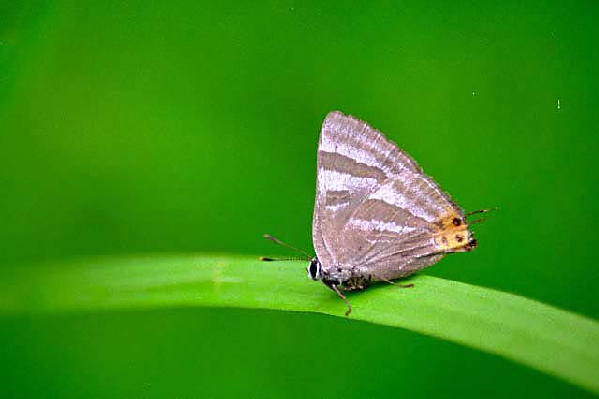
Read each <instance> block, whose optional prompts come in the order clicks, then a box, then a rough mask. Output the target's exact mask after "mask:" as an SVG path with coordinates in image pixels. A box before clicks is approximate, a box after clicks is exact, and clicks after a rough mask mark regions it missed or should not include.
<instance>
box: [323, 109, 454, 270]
mask: <svg viewBox="0 0 599 399" xmlns="http://www.w3.org/2000/svg"><path fill="white" fill-rule="evenodd" d="M316 185H317V186H316V202H315V207H314V217H313V223H312V238H313V243H314V248H315V251H316V255H317V256H318V258H319V260H320V261H321V263H322V265H323V268H327V267H337V266H343V267H358V266H360V267H368V268H369V270H372V271H373V274H374V275H376V276H378V277H382V278H386V279H390V278H397V277H401V276H403V275H407V274H411V273H412V272H414V271H415V270H418V269H421V268H423V267H426V266H428V265H430V264H432V263H435V262H436V261H437V260H438V259H439V258H440V257H441V256H443V254H440V253H439V251H438V250H436V249H435V247H434V241H433V240H432V232H433V229H434V223H435V221H437V220H439V219H440V218H441V217H443V215H445V214H446V213H447V212H448V210H449V209H452V210H453V211H454V212H458V213H459V214H460V215H462V214H463V212H462V211H461V210H460V209H459V208H457V206H456V205H454V204H453V203H452V201H451V199H450V198H449V196H448V195H447V194H446V193H444V192H443V191H442V190H441V189H440V188H439V187H438V186H437V184H436V183H435V182H434V181H433V180H432V179H431V178H430V177H428V176H426V175H425V174H424V173H423V171H422V169H421V168H420V167H419V166H418V164H417V163H416V162H415V161H414V160H413V159H412V158H411V157H410V156H409V155H408V154H406V153H405V152H403V151H402V150H401V149H399V148H398V147H397V146H396V145H395V144H393V143H392V142H391V141H389V140H387V138H385V136H384V135H383V134H382V133H381V132H379V131H377V130H376V129H374V128H372V127H371V126H369V125H368V124H367V123H365V122H363V121H360V120H358V119H356V118H353V117H351V116H346V115H344V114H342V113H341V112H338V111H334V112H331V113H330V114H329V115H328V116H327V117H326V119H325V121H324V123H323V126H322V130H321V134H320V142H319V145H318V154H317V184H316Z"/></svg>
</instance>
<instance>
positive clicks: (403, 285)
mask: <svg viewBox="0 0 599 399" xmlns="http://www.w3.org/2000/svg"><path fill="white" fill-rule="evenodd" d="M376 279H377V280H380V281H384V282H386V283H389V284H391V285H394V286H396V287H401V288H412V287H413V286H414V284H413V283H410V284H399V283H396V282H395V281H391V280H387V279H386V278H381V277H377V278H376Z"/></svg>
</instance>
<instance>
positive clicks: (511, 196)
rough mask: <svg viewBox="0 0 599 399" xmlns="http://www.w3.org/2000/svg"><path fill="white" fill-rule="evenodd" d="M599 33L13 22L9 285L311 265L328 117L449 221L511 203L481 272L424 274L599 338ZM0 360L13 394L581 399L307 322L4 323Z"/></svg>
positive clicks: (170, 15) (292, 318)
mask: <svg viewBox="0 0 599 399" xmlns="http://www.w3.org/2000/svg"><path fill="white" fill-rule="evenodd" d="M598 18H599V3H597V2H595V1H587V2H579V3H577V7H574V6H571V5H569V4H567V2H563V1H554V2H546V3H540V2H539V3H535V2H524V3H523V2H516V1H507V2H501V3H495V2H489V3H486V2H467V1H462V2H457V3H456V2H451V3H449V2H447V3H441V2H363V3H345V2H339V3H334V2H325V3H323V2H293V1H280V2H251V3H250V2H247V3H246V2H230V3H229V2H220V3H219V2H217V3H214V2H210V3H208V2H206V3H203V2H192V1H189V2H164V1H158V2H145V1H127V2H116V1H115V2H103V1H90V2H77V1H56V2H53V1H20V2H8V1H3V2H2V3H0V190H1V192H0V267H6V268H14V267H32V266H29V265H31V264H35V263H40V262H46V261H50V260H60V259H66V258H74V257H79V256H96V255H106V254H126V253H134V252H229V253H250V254H257V255H259V254H276V253H280V254H285V253H286V252H285V251H284V250H283V249H282V248H276V247H274V248H273V246H272V244H270V243H268V242H264V241H263V240H262V239H261V235H262V234H263V233H265V232H269V233H272V234H275V235H277V236H280V237H281V238H283V239H285V240H286V241H289V242H292V243H294V244H295V245H297V246H299V247H301V248H306V249H309V250H311V248H312V246H311V236H310V229H311V217H312V207H313V200H314V198H313V197H314V187H315V161H316V145H317V141H318V134H319V129H320V124H321V122H322V119H323V118H324V116H325V115H326V113H327V112H329V111H330V110H333V109H340V110H342V111H344V112H346V113H350V114H353V115H356V116H358V117H360V118H361V119H364V120H367V121H369V122H370V123H371V124H373V125H374V126H376V127H377V128H379V129H381V130H382V131H384V132H385V133H386V134H387V135H388V136H389V137H390V138H391V139H393V140H394V141H395V142H397V143H398V144H399V145H400V146H401V147H402V148H403V149H405V150H406V151H408V152H409V153H410V154H411V155H412V156H413V157H414V158H415V159H416V160H417V161H418V162H419V163H420V164H421V165H422V166H423V167H424V169H425V171H426V172H427V173H428V174H430V175H432V176H434V177H435V179H436V180H437V181H438V182H439V183H440V184H441V186H442V187H443V188H445V189H446V190H447V191H449V192H450V193H451V194H452V196H453V197H454V199H455V200H456V201H457V202H458V203H459V204H460V205H461V206H462V207H463V208H465V209H467V210H474V209H479V208H484V207H491V206H498V207H499V208H500V209H499V210H498V211H497V212H495V213H494V214H493V215H492V218H491V220H489V221H487V222H485V223H484V224H480V225H477V226H475V228H474V229H475V231H476V233H477V238H478V239H479V243H480V246H479V248H478V249H477V251H475V252H473V253H471V254H460V255H454V256H449V257H448V258H446V259H444V260H443V261H442V262H440V263H439V264H437V265H435V266H434V267H432V268H430V269H427V270H426V271H425V273H426V274H430V275H434V276H439V277H443V278H447V279H452V280H459V281H463V282H467V283H471V284H477V285H483V286H487V287H492V288H495V289H499V290H505V291H510V292H514V293H517V294H521V295H524V296H528V297H531V298H535V299H538V300H541V301H543V302H546V303H549V304H553V305H556V306H558V307H561V308H565V309H568V310H571V311H574V312H577V313H580V314H583V315H586V316H588V317H591V318H595V319H597V318H599V302H598V301H597V299H596V293H597V287H598V286H599V272H598V271H597V267H596V266H595V263H596V262H595V256H594V253H593V252H594V251H593V250H594V248H595V247H596V245H597V244H596V237H597V234H596V233H595V231H596V226H597V224H598V222H599V215H598V214H597V209H596V207H595V206H594V205H595V202H596V200H597V194H598V188H597V173H598V172H597V171H598V170H599V168H598V166H599V162H598V161H597V150H598V149H599V146H598V144H599V138H598V132H597V118H596V113H597V111H598V110H599V95H598V93H599V73H598V72H599V71H598V69H599V68H598V65H599V53H598V51H597V38H599V24H597V20H598ZM558 101H559V106H558ZM269 266H270V265H269ZM281 267H283V266H281ZM256 273H259V270H256ZM297 278H298V279H306V277H305V271H304V270H303V269H302V270H298V272H297ZM306 284H310V282H309V281H308V280H307V279H306ZM323 289H325V288H324V287H323ZM0 340H1V342H2V345H1V346H0V359H1V362H0V375H1V376H2V377H1V380H0V389H1V391H2V397H15V398H16V397H20V398H22V397H31V398H39V397H68V398H76V397H89V398H114V397H127V398H141V397H143V398H154V397H155V398H160V397H164V398H167V397H168V398H194V397H273V398H276V397H282V396H285V397H297V398H303V397H340V398H341V397H343V398H350V397H356V398H365V397H368V398H375V397H399V396H410V397H446V396H447V395H459V396H461V397H472V398H475V397H481V396H485V397H506V396H508V395H509V396H513V397H536V396H538V397H548V396H552V397H558V396H559V397H576V398H581V397H585V396H590V394H588V393H586V392H584V391H582V390H580V389H579V388H576V387H572V386H570V385H569V384H567V383H564V382H561V381H559V380H556V379H554V378H552V377H550V376H546V375H544V374H541V373H539V372H537V371H533V370H529V369H527V368H525V367H523V366H520V365H517V364H514V363H512V362H510V361H507V360H503V359H501V358H498V357H495V356H492V355H488V354H484V353H480V352H477V351H474V350H472V349H468V348H465V347H462V346H459V345H456V344H452V343H448V342H443V341H439V340H436V339H433V338H430V337H426V336H422V335H418V334H416V333H413V332H410V331H405V330H399V329H395V328H387V327H381V326H374V325H369V324H365V323H359V322H354V321H351V320H345V319H340V318H332V317H328V316H323V315H316V314H289V313H280V312H272V311H250V310H234V309H231V310H222V309H218V310H215V309H179V310H168V311H167V310H161V311H158V310H157V311H151V312H103V313H97V314H89V313H86V314H63V315H56V316H43V317H42V316H28V317H10V318H9V317H6V316H4V317H2V318H0ZM598 373H599V371H598Z"/></svg>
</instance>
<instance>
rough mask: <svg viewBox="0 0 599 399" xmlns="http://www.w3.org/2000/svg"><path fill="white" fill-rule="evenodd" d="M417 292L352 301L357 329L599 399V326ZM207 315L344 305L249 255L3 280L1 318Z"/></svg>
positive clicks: (459, 292)
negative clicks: (163, 312)
mask: <svg viewBox="0 0 599 399" xmlns="http://www.w3.org/2000/svg"><path fill="white" fill-rule="evenodd" d="M410 282H413V283H414V284H415V287H414V288H412V289H399V288H397V287H394V286H392V285H388V284H377V285H375V286H373V287H371V288H369V289H368V290H366V291H364V292H361V293H356V294H351V295H349V300H350V301H351V303H352V305H353V309H354V310H353V313H352V314H351V316H350V319H352V320H363V321H367V322H371V323H376V324H381V325H387V326H394V327H403V328H407V329H410V330H413V331H417V332H420V333H423V334H427V335H431V336H434V337H438V338H441V339H446V340H449V341H453V342H457V343H460V344H464V345H466V346H469V347H472V348H476V349H479V350H482V351H485V352H490V353H494V354H497V355H500V356H503V357H505V358H508V359H511V360H513V361H515V362H518V363H521V364H524V365H527V366H529V367H532V368H534V369H537V370H541V371H544V372H546V373H549V374H553V375H555V376H557V377H559V378H562V379H564V380H566V381H569V382H571V383H572V384H575V385H579V386H581V387H584V388H586V389H588V390H590V391H592V392H595V393H599V378H597V375H598V374H597V373H599V323H598V322H597V321H594V320H590V319H588V318H585V317H582V316H579V315H576V314H573V313H571V312H567V311H564V310H560V309H557V308H555V307H552V306H549V305H545V304H542V303H539V302H537V301H534V300H531V299H527V298H523V297H520V296H517V295H512V294H508V293H505V292H499V291H495V290H492V289H488V288H483V287H477V286H472V285H469V284H464V283H459V282H455V281H448V280H443V279H439V278H434V277H429V276H416V277H414V278H412V279H410ZM182 306H203V307H238V308H251V309H275V310H284V311H302V312H320V313H326V314H330V315H333V316H339V317H345V316H344V312H345V304H344V303H343V301H341V300H340V299H339V298H337V297H336V296H335V294H334V293H333V292H332V291H330V290H329V289H327V288H326V287H324V286H323V285H322V284H317V283H313V282H310V281H309V280H307V278H306V276H305V264H303V263H300V262H287V263H263V262H260V261H258V260H257V259H255V258H250V257H247V256H225V255H192V254H189V255H164V254H154V255H138V256H132V257H118V258H117V257H115V258H101V259H94V260H78V261H71V262H68V263H60V264H47V265H41V266H32V267H22V268H13V269H10V268H3V269H2V270H1V271H0V313H2V314H5V315H8V314H24V313H39V312H63V311H78V312H85V311H97V310H101V309H106V310H122V309H144V308H147V309H150V308H163V307H182Z"/></svg>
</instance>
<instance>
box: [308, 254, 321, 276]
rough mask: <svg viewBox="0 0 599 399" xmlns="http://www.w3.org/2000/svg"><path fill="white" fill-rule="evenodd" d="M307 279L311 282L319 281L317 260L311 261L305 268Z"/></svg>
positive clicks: (318, 263)
mask: <svg viewBox="0 0 599 399" xmlns="http://www.w3.org/2000/svg"><path fill="white" fill-rule="evenodd" d="M307 271H308V277H309V278H311V279H312V280H320V262H319V261H318V259H312V260H311V261H310V265H308V268H307Z"/></svg>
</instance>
